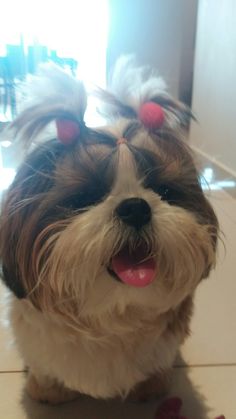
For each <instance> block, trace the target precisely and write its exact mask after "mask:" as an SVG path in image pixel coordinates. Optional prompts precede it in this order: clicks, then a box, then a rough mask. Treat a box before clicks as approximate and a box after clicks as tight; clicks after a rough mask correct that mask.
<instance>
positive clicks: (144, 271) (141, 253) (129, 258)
mask: <svg viewBox="0 0 236 419" xmlns="http://www.w3.org/2000/svg"><path fill="white" fill-rule="evenodd" d="M112 270H113V271H114V272H115V274H116V275H117V276H118V277H119V279H120V280H121V281H122V282H124V283H125V284H128V285H132V286H133V287H146V286H147V285H149V284H151V282H152V281H153V280H154V278H155V274H156V264H155V261H154V259H153V258H148V259H147V252H145V250H144V249H143V248H142V247H139V248H138V249H136V250H135V251H133V252H132V253H130V252H129V250H128V248H125V249H123V250H121V251H120V252H119V253H118V254H117V255H116V256H114V257H113V258H112Z"/></svg>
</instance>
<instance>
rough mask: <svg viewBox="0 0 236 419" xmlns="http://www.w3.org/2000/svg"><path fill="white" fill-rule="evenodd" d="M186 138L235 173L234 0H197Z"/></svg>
mask: <svg viewBox="0 0 236 419" xmlns="http://www.w3.org/2000/svg"><path fill="white" fill-rule="evenodd" d="M193 111H195V114H196V116H197V118H198V120H199V124H198V125H197V124H195V123H193V124H192V127H191V132H190V141H191V143H192V144H193V145H194V146H195V147H197V148H198V149H199V150H200V151H201V152H202V153H204V154H206V155H207V156H208V157H210V159H212V160H215V161H216V162H217V163H218V164H219V165H220V166H222V167H223V168H225V169H227V170H228V171H230V172H231V173H233V174H234V175H236V129H235V127H236V124H235V123H236V1H235V0H200V1H199V14H198V28H197V42H196V58H195V69H194V89H193Z"/></svg>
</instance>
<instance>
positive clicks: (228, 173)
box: [190, 144, 236, 181]
mask: <svg viewBox="0 0 236 419" xmlns="http://www.w3.org/2000/svg"><path fill="white" fill-rule="evenodd" d="M190 147H191V148H192V149H193V151H194V152H195V153H197V154H199V155H200V156H201V157H202V158H203V159H204V160H205V161H207V162H209V163H211V164H212V165H213V166H214V167H216V168H217V170H218V171H221V172H222V177H224V178H233V179H234V180H235V181H236V172H235V171H234V170H232V169H231V168H229V167H228V166H225V165H224V164H223V163H221V162H219V160H217V159H216V158H215V157H212V156H209V154H207V153H205V152H204V151H202V150H200V149H199V148H198V147H195V146H193V145H192V144H190Z"/></svg>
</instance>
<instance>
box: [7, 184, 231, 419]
mask: <svg viewBox="0 0 236 419" xmlns="http://www.w3.org/2000/svg"><path fill="white" fill-rule="evenodd" d="M211 201H212V203H213V205H214V207H215V209H216V212H217V214H218V217H219V220H220V224H221V228H222V231H223V232H224V234H225V239H224V240H225V245H226V253H225V252H224V249H223V246H222V245H220V249H219V257H218V265H217V268H216V270H215V271H214V272H213V273H212V275H211V278H210V279H208V280H207V281H205V282H204V283H203V284H201V286H200V287H199V289H198V291H197V294H196V309H195V315H194V318H193V321H192V331H193V332H192V336H191V338H190V339H189V340H188V341H187V342H186V344H185V345H184V347H183V349H182V359H180V358H179V359H178V360H177V362H176V364H177V366H176V368H175V370H174V379H173V384H172V388H171V394H172V395H176V396H180V397H182V398H183V400H184V408H183V413H184V414H185V415H187V416H188V417H189V418H190V419H213V418H214V417H215V416H217V415H220V414H224V415H225V417H226V418H227V419H235V418H236V278H235V276H236V269H235V261H236V258H235V255H236V200H235V199H233V198H232V197H231V196H230V195H228V194H227V193H226V192H224V191H214V192H212V196H211ZM1 312H2V316H3V314H4V305H3V306H2V307H1ZM0 348H1V350H0V419H2V418H6V419H73V418H74V419H75V418H76V419H121V418H122V419H131V418H137V419H138V418H140V419H154V416H155V410H156V403H149V404H141V405H135V404H128V403H126V404H122V403H119V402H109V403H107V402H103V401H94V400H90V399H88V398H84V399H81V400H78V401H76V402H73V403H69V404H67V405H63V406H60V407H49V406H45V405H39V404H37V403H34V402H32V401H31V400H29V398H28V397H27V396H26V395H25V393H24V390H23V388H24V373H22V372H21V371H22V367H23V366H22V362H21V360H20V358H19V357H18V355H17V353H16V352H15V350H14V348H13V347H12V345H11V336H10V332H9V330H8V329H5V328H4V327H2V328H1V330H0Z"/></svg>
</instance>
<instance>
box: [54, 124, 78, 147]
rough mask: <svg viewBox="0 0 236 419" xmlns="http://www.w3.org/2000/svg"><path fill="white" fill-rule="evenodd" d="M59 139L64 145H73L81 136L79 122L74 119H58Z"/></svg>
mask: <svg viewBox="0 0 236 419" xmlns="http://www.w3.org/2000/svg"><path fill="white" fill-rule="evenodd" d="M56 129H57V138H58V140H59V141H61V142H62V144H64V145H71V144H73V143H74V142H75V141H76V140H77V139H78V137H79V135H80V126H79V123H78V121H76V120H73V119H66V118H61V119H56Z"/></svg>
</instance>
